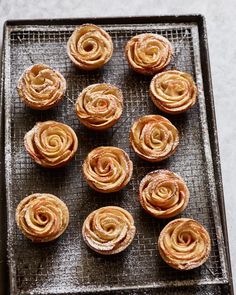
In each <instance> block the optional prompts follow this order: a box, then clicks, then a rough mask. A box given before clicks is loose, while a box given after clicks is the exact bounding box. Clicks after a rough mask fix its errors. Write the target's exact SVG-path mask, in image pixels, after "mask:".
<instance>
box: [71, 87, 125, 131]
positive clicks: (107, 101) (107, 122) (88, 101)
mask: <svg viewBox="0 0 236 295" xmlns="http://www.w3.org/2000/svg"><path fill="white" fill-rule="evenodd" d="M122 110H123V95H122V92H121V91H120V89H119V88H117V87H116V86H113V85H111V84H105V83H103V84H93V85H90V86H88V87H86V88H85V89H84V90H83V91H82V92H81V93H80V95H79V97H78V99H77V101H76V114H77V116H78V118H79V120H80V121H81V123H82V124H84V125H85V126H87V127H88V128H91V129H94V130H104V129H107V128H110V127H112V126H113V125H114V124H115V123H116V122H117V120H118V119H119V118H120V116H121V114H122Z"/></svg>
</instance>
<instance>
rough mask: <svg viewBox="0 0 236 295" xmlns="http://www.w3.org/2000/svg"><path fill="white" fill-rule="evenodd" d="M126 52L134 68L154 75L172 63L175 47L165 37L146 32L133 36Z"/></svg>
mask: <svg viewBox="0 0 236 295" xmlns="http://www.w3.org/2000/svg"><path fill="white" fill-rule="evenodd" d="M125 54H126V58H127V60H128V63H129V65H130V66H131V68H132V69H133V70H135V71H136V72H138V73H141V74H147V75H153V74H155V73H158V72H160V71H162V70H163V69H164V68H165V67H166V66H167V65H168V64H169V63H170V60H171V57H172V55H173V49H172V46H171V44H170V42H169V40H168V39H166V38H165V37H163V36H161V35H158V34H151V33H146V34H140V35H137V36H134V37H133V38H131V39H130V40H129V41H128V43H127V45H126V47H125Z"/></svg>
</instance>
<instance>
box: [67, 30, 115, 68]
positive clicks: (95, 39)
mask: <svg viewBox="0 0 236 295" xmlns="http://www.w3.org/2000/svg"><path fill="white" fill-rule="evenodd" d="M67 53H68V55H69V58H70V59H71V61H72V62H73V63H74V64H75V65H76V66H77V67H79V68H81V69H83V70H95V69H98V68H100V67H102V66H103V65H104V64H106V63H107V62H108V61H109V60H110V58H111V56H112V53H113V43H112V39H111V37H110V35H109V34H108V33H107V32H106V31H104V30H103V29H102V28H101V27H99V26H96V25H93V24H84V25H81V26H79V27H77V28H76V29H75V30H74V32H73V33H72V35H71V36H70V38H69V40H68V43H67Z"/></svg>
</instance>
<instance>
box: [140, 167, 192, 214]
mask: <svg viewBox="0 0 236 295" xmlns="http://www.w3.org/2000/svg"><path fill="white" fill-rule="evenodd" d="M139 201H140V203H141V205H142V207H143V209H144V210H145V211H146V212H148V213H149V214H151V215H152V216H154V217H156V218H170V217H174V216H176V215H177V214H180V213H181V212H182V211H183V210H184V209H185V208H186V206H187V204H188V201H189V190H188V188H187V186H186V184H185V182H184V180H183V179H182V178H181V177H180V176H179V175H177V174H176V173H174V172H171V171H168V170H156V171H152V172H150V173H148V174H147V175H146V176H145V177H144V178H143V179H142V181H141V182H140V185H139Z"/></svg>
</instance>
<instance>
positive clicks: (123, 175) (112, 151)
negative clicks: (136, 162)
mask: <svg viewBox="0 0 236 295" xmlns="http://www.w3.org/2000/svg"><path fill="white" fill-rule="evenodd" d="M83 173H84V177H85V179H86V181H87V182H88V184H89V185H90V187H91V188H93V189H94V190H96V191H99V192H101V193H111V192H117V191H119V190H121V189H122V188H123V187H124V186H126V185H127V183H128V182H129V181H130V178H131V176H132V173H133V163H132V161H131V160H130V159H129V156H128V155H127V154H126V152H125V151H123V150H122V149H119V148H117V147H113V146H101V147H98V148H95V149H94V150H92V151H91V152H90V153H89V154H88V156H87V158H86V159H85V161H84V164H83Z"/></svg>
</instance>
